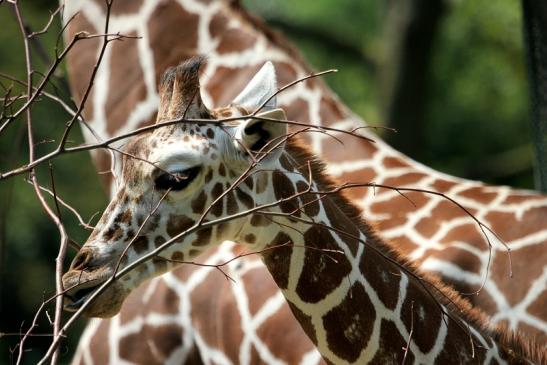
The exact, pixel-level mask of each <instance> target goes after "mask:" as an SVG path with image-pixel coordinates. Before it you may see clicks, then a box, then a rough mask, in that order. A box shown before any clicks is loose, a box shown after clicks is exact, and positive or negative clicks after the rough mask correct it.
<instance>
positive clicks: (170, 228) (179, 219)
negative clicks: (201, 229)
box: [167, 215, 195, 238]
mask: <svg viewBox="0 0 547 365" xmlns="http://www.w3.org/2000/svg"><path fill="white" fill-rule="evenodd" d="M194 224H195V221H194V220H193V219H190V218H189V217H187V216H185V215H177V216H174V215H172V216H171V217H169V222H168V223H167V234H169V236H170V237H171V238H173V237H175V236H177V235H178V234H180V233H182V232H184V231H186V230H187V229H188V228H190V227H192V226H193V225H194Z"/></svg>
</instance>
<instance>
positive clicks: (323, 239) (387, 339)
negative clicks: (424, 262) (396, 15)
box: [243, 142, 525, 364]
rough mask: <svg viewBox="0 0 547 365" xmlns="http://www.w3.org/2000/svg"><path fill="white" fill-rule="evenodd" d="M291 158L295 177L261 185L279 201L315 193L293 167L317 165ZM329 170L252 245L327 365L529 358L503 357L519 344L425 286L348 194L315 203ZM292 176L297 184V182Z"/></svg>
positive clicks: (316, 175)
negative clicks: (498, 337)
mask: <svg viewBox="0 0 547 365" xmlns="http://www.w3.org/2000/svg"><path fill="white" fill-rule="evenodd" d="M287 148H288V151H289V153H288V155H290V156H296V159H293V160H292V161H291V160H290V159H289V158H287V155H286V156H284V157H283V158H282V159H281V161H280V164H281V166H282V170H283V169H288V170H289V172H288V173H281V172H277V171H271V172H268V173H267V174H266V175H264V176H267V178H264V179H267V180H269V181H270V182H271V184H272V185H273V190H274V194H275V198H276V199H277V200H281V199H288V198H290V197H293V196H295V194H297V195H298V194H299V192H306V191H307V190H306V189H307V187H308V184H307V183H306V182H305V178H304V177H305V176H307V171H306V168H305V167H301V168H292V166H307V164H306V163H307V161H310V160H313V159H312V157H311V155H310V154H309V153H307V152H306V151H305V150H304V149H303V148H301V147H298V146H297V145H296V144H294V143H292V142H291V143H289V146H288V147H287ZM291 168H292V171H291ZM322 168H323V167H322V166H321V165H320V164H318V163H317V162H314V163H313V167H312V176H313V181H314V183H313V185H312V190H311V191H310V192H307V193H304V194H302V195H300V196H299V198H298V201H297V200H296V199H288V200H287V201H285V202H283V203H282V204H280V206H279V211H277V212H275V213H273V214H272V215H268V214H267V213H264V214H261V215H258V216H255V217H253V218H254V224H252V225H253V226H255V228H254V231H256V227H257V226H265V227H266V228H264V229H262V230H261V233H260V234H259V235H258V236H257V237H256V239H253V242H252V243H254V242H255V241H256V242H270V243H269V245H268V246H267V247H266V249H264V250H262V251H261V252H262V258H263V260H264V262H265V264H266V266H267V268H268V270H269V271H270V273H271V274H272V276H273V278H274V280H275V281H276V283H277V285H278V286H279V288H280V289H281V290H282V292H283V294H284V296H285V298H286V299H287V301H288V303H289V306H290V308H291V310H292V312H293V314H294V315H295V317H296V318H297V320H298V321H299V322H300V324H301V326H302V327H303V329H304V331H305V332H306V333H307V335H308V336H309V337H310V339H311V340H312V341H313V343H314V344H315V345H316V346H317V348H318V349H319V351H320V352H321V354H322V355H323V356H324V357H325V359H327V360H328V361H331V362H332V363H336V364H338V363H345V362H348V363H355V364H363V363H368V362H369V361H372V362H373V363H391V362H392V361H394V360H398V361H397V362H400V360H402V359H403V358H405V357H406V358H408V360H409V362H410V363H411V362H414V360H416V361H417V362H419V363H433V362H434V361H440V363H446V362H447V361H449V362H451V363H452V362H459V363H469V362H471V361H474V360H475V359H479V360H480V362H486V363H487V362H488V361H490V360H489V359H491V358H496V359H497V360H498V361H499V362H500V363H503V361H504V360H509V361H512V360H515V359H524V358H525V357H522V358H520V357H519V356H521V355H520V354H518V355H516V352H517V351H516V350H512V351H510V352H508V351H506V350H505V349H506V348H512V349H515V348H517V349H518V348H519V346H518V344H514V343H510V344H507V343H501V342H499V341H497V340H494V338H493V337H495V334H494V332H491V331H489V330H485V329H484V325H483V324H481V323H484V319H483V318H482V317H481V315H480V314H478V313H476V312H474V311H472V309H471V308H470V306H469V305H468V303H467V302H463V301H462V300H460V299H458V297H457V295H456V294H455V293H454V292H453V291H452V290H450V289H448V288H443V287H440V285H439V283H438V282H435V281H433V280H432V279H431V278H424V277H423V275H422V274H421V273H419V272H418V270H417V269H416V268H415V267H414V266H413V265H411V264H409V263H408V262H406V261H405V260H404V259H402V258H401V257H399V256H398V255H397V254H396V253H395V252H394V251H392V248H391V247H390V246H389V245H388V244H387V243H385V242H384V241H382V240H381V239H380V238H378V237H377V236H376V235H375V234H374V231H373V229H372V228H371V227H370V226H369V225H368V224H367V223H365V222H363V221H361V220H360V218H359V216H360V214H359V210H358V209H357V208H355V207H354V206H353V205H352V204H351V203H350V202H349V201H348V200H347V199H346V198H345V197H344V196H343V195H342V194H341V193H338V192H337V193H332V194H316V193H314V191H315V192H326V191H330V190H332V188H333V186H334V185H333V184H332V183H331V182H330V181H329V180H328V178H326V177H325V176H324V175H323V172H322ZM288 176H295V181H291V180H290V179H289V177H288ZM257 184H260V179H257ZM256 195H257V196H258V197H260V194H256ZM258 199H260V198H258ZM259 203H260V202H259ZM252 221H253V220H251V222H252ZM310 222H311V224H310ZM251 230H252V229H251ZM243 231H246V230H245V229H244V230H243ZM428 282H434V284H435V285H436V286H439V287H440V289H439V288H435V287H433V286H432V285H431V284H428ZM471 341H472V342H473V344H471ZM507 346H509V347H507ZM405 348H407V349H408V350H404V349H405ZM405 353H406V354H405ZM456 358H457V360H455V359H456Z"/></svg>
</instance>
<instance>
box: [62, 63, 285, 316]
mask: <svg viewBox="0 0 547 365" xmlns="http://www.w3.org/2000/svg"><path fill="white" fill-rule="evenodd" d="M201 63H202V60H201V59H199V58H195V59H191V60H189V61H187V62H185V63H183V64H181V65H180V66H178V67H176V68H172V69H169V70H167V71H166V72H165V74H164V76H163V78H162V80H161V83H160V106H159V110H158V119H157V120H158V122H165V121H168V120H176V119H181V118H183V119H200V120H202V121H203V122H201V123H196V122H192V123H184V122H183V123H175V124H171V125H166V126H161V127H158V128H156V129H154V130H153V131H151V132H149V133H146V134H141V135H138V136H136V137H135V138H134V139H132V140H131V141H129V142H128V144H127V146H126V147H125V150H124V152H123V167H122V174H121V183H119V184H118V186H119V188H118V190H117V192H116V194H115V195H114V198H113V199H112V201H111V202H110V204H109V205H108V207H107V209H106V210H105V212H104V214H103V216H102V217H101V219H100V220H99V222H98V224H97V226H96V227H95V229H94V231H93V233H92V234H91V236H90V237H89V238H88V240H87V242H86V243H85V244H84V246H83V247H82V248H81V250H80V252H79V253H78V254H77V256H76V257H75V258H74V260H73V262H72V264H71V266H70V269H69V271H68V272H67V273H66V274H65V275H64V276H63V284H64V287H65V288H66V289H68V291H67V295H66V300H65V308H66V309H68V310H75V309H78V308H79V307H80V306H81V305H82V304H83V303H84V302H85V301H86V299H87V298H88V297H89V295H90V294H91V293H92V292H93V291H94V289H96V288H97V287H98V286H99V285H101V284H102V283H104V282H105V281H106V280H108V279H109V278H110V277H111V276H112V275H113V274H114V273H115V272H116V267H118V270H120V269H122V268H124V267H125V266H127V265H128V264H130V263H132V262H134V261H135V260H137V259H139V258H140V257H142V256H144V255H146V254H148V253H151V252H152V251H153V250H155V249H156V248H158V247H159V246H161V245H162V244H164V243H165V242H167V241H169V240H173V241H174V243H173V244H172V245H171V246H169V248H167V249H165V250H162V251H161V253H159V254H157V255H155V256H154V257H153V258H152V259H150V260H148V261H146V262H144V263H142V264H140V265H138V266H136V268H135V269H134V270H132V271H130V272H129V273H128V274H126V275H124V276H122V277H121V278H120V280H115V281H114V282H113V283H112V285H110V286H109V287H108V288H107V289H106V290H105V291H104V292H103V293H101V294H100V295H98V296H97V297H96V298H95V299H94V300H93V302H92V303H90V305H89V306H88V307H87V308H86V310H85V312H84V313H85V314H86V315H88V316H98V317H108V316H112V315H114V314H116V313H117V312H118V311H119V309H120V307H121V304H122V302H123V301H124V299H125V297H126V296H127V295H128V294H129V292H130V291H131V290H132V289H134V288H135V287H136V286H137V285H139V284H140V283H141V282H143V281H144V280H146V279H148V278H150V277H153V276H156V275H159V274H161V273H164V272H166V271H167V270H169V269H171V268H172V267H173V266H174V265H175V264H176V263H180V262H181V261H184V260H189V259H191V258H192V257H195V256H197V255H199V254H200V253H201V252H203V251H204V250H206V249H207V248H208V247H210V246H211V245H212V244H215V243H220V242H222V241H224V240H240V241H243V240H247V241H250V242H251V243H252V241H253V238H252V237H249V236H247V237H240V232H242V231H243V229H242V228H243V226H244V225H246V224H247V223H249V222H250V220H251V219H250V218H249V217H247V216H244V217H241V218H237V219H232V220H227V221H225V222H222V223H220V224H215V225H211V226H210V227H206V228H201V229H198V230H195V229H193V228H192V227H194V226H195V225H196V223H197V222H198V221H199V220H200V219H201V218H202V215H203V214H204V212H205V211H206V210H207V209H208V207H209V206H211V208H210V210H208V213H207V214H206V215H204V217H203V222H205V223H206V224H207V222H212V221H214V220H216V219H219V218H221V217H227V216H231V215H234V214H237V213H240V212H244V211H246V210H248V209H249V208H252V207H253V204H254V202H253V198H252V196H253V194H254V189H256V188H257V185H258V183H259V182H257V181H256V180H257V177H255V176H254V175H253V174H251V175H250V176H249V177H247V178H246V179H245V180H243V181H242V183H240V184H239V185H238V186H237V187H236V188H234V189H233V191H230V192H228V193H227V194H226V195H225V196H223V197H222V198H221V199H219V201H218V202H217V203H215V204H213V202H214V200H215V199H216V198H218V197H220V196H221V194H223V193H224V192H226V191H227V190H229V187H230V185H231V184H233V183H234V182H235V181H236V180H237V179H238V178H239V177H240V176H241V175H242V174H243V173H244V172H245V171H247V169H248V168H249V166H251V164H253V163H256V161H260V168H261V169H268V168H274V166H273V165H275V164H277V160H278V159H277V158H276V156H279V154H280V153H282V150H283V144H284V143H283V140H284V136H285V135H286V134H287V127H286V124H285V123H276V122H273V121H267V120H264V119H263V120H258V119H238V120H231V121H225V122H222V123H219V122H218V120H219V119H221V118H227V117H241V116H244V115H247V114H248V113H250V112H253V111H254V110H255V109H257V108H258V107H259V106H262V104H265V105H264V108H263V109H262V111H261V113H259V114H257V115H258V116H261V117H263V118H271V119H284V118H285V114H284V112H283V111H282V110H280V109H275V98H270V97H271V96H272V95H274V93H275V92H276V90H277V84H276V76H275V70H274V68H273V65H272V64H271V63H266V64H265V65H264V66H263V67H262V69H261V70H260V71H259V72H258V73H257V74H256V76H255V77H254V78H253V79H252V80H251V81H250V83H249V84H248V85H247V87H246V88H245V89H244V90H243V91H242V92H241V94H240V95H239V96H237V97H236V98H235V99H234V102H233V103H232V104H231V105H230V106H229V107H226V108H222V109H218V110H212V111H211V110H208V109H207V108H206V106H205V105H204V103H203V102H202V99H201V96H200V86H199V77H198V76H199V75H198V71H199V68H200V65H201ZM266 152H267V153H266ZM269 165H272V167H270V166H269ZM255 168H256V167H255ZM212 204H213V205H212ZM188 230H190V231H188ZM185 232H186V233H185Z"/></svg>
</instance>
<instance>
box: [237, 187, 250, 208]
mask: <svg viewBox="0 0 547 365" xmlns="http://www.w3.org/2000/svg"><path fill="white" fill-rule="evenodd" d="M235 192H236V195H237V199H238V200H239V201H240V202H241V203H242V204H243V205H244V206H245V207H246V208H247V209H251V208H253V207H254V200H253V198H251V196H250V195H249V194H247V193H246V192H244V191H243V189H241V188H240V187H236V188H235Z"/></svg>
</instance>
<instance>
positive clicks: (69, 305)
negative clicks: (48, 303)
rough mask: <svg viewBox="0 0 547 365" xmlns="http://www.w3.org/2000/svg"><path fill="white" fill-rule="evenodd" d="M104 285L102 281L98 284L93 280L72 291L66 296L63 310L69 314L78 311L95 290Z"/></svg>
mask: <svg viewBox="0 0 547 365" xmlns="http://www.w3.org/2000/svg"><path fill="white" fill-rule="evenodd" d="M102 284H103V282H102V281H101V282H99V283H97V281H96V280H91V281H88V282H86V283H83V284H82V285H79V286H77V287H75V288H72V289H70V290H69V291H68V292H67V293H66V294H65V303H64V306H63V308H64V309H65V310H66V311H69V312H75V311H77V310H78V309H80V307H81V306H82V305H83V304H84V303H85V302H86V301H87V299H88V298H89V297H90V296H91V294H93V292H94V291H95V289H97V288H98V287H99V286H101V285H102Z"/></svg>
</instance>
